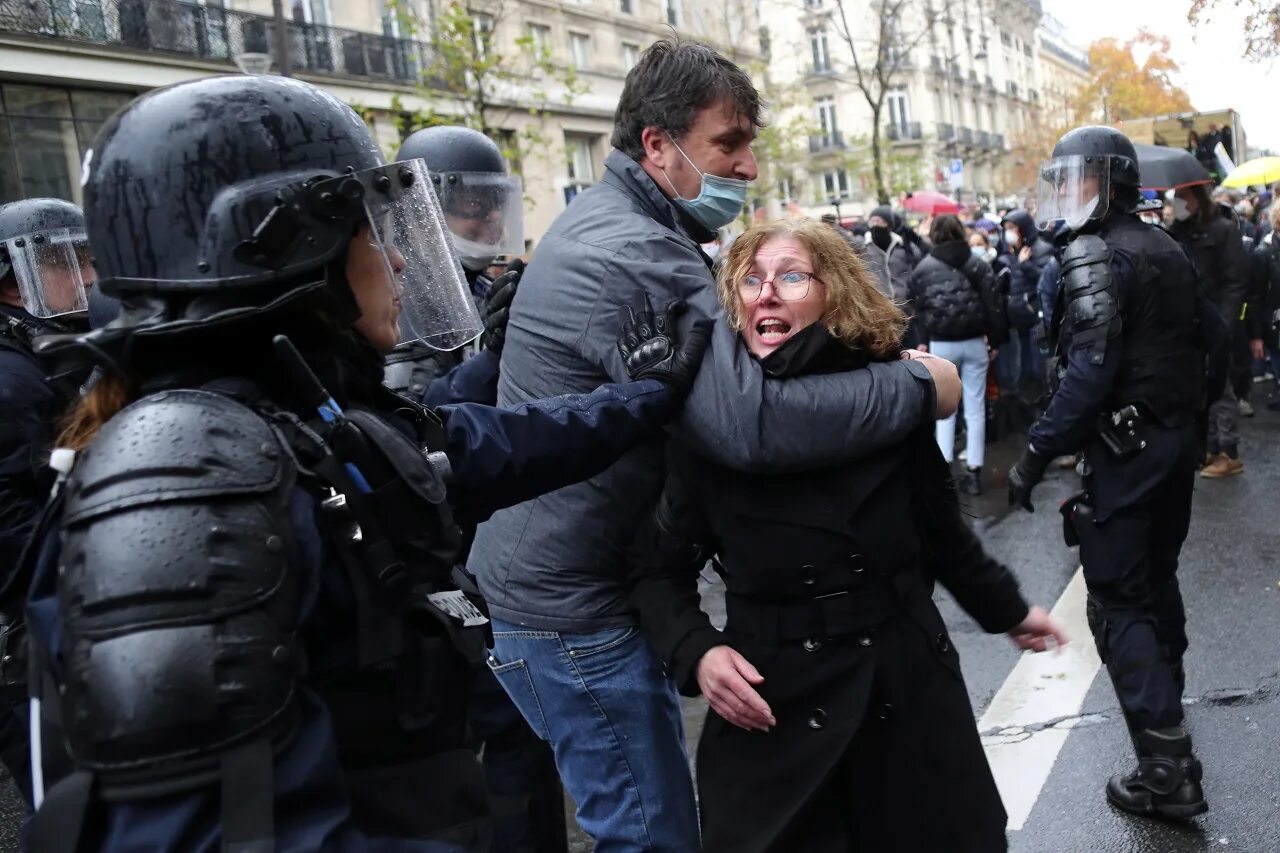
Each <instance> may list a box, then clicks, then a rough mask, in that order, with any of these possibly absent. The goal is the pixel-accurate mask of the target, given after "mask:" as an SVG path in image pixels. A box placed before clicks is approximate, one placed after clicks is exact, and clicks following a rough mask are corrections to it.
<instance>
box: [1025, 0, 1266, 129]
mask: <svg viewBox="0 0 1280 853" xmlns="http://www.w3.org/2000/svg"><path fill="white" fill-rule="evenodd" d="M1043 5H1044V8H1045V11H1047V12H1048V13H1049V14H1051V15H1053V16H1054V17H1055V18H1057V19H1058V20H1060V21H1062V22H1063V23H1064V24H1065V25H1066V26H1067V30H1068V32H1069V33H1070V37H1071V40H1072V41H1073V42H1075V43H1076V44H1078V45H1079V46H1081V47H1087V46H1088V44H1089V43H1090V42H1092V41H1094V40H1096V39H1100V38H1106V37H1108V36H1110V37H1114V38H1117V39H1119V40H1121V41H1125V40H1127V39H1128V38H1129V37H1130V36H1132V35H1134V34H1135V33H1137V31H1138V29H1139V28H1140V27H1143V26H1146V27H1147V28H1148V29H1150V30H1152V31H1154V32H1157V33H1159V34H1160V35H1163V36H1168V37H1169V39H1170V42H1171V44H1170V53H1171V55H1172V57H1173V59H1174V60H1176V61H1177V62H1178V64H1179V65H1180V66H1181V67H1182V79H1181V80H1180V81H1179V82H1180V83H1181V85H1182V87H1183V88H1184V89H1186V90H1187V93H1188V94H1189V95H1191V103H1192V105H1193V106H1195V108H1196V109H1197V110H1221V109H1227V108H1234V109H1235V110H1237V111H1238V112H1239V113H1240V117H1241V122H1242V123H1243V124H1244V130H1245V134H1246V135H1247V137H1248V142H1249V147H1250V148H1254V149H1257V148H1271V149H1273V150H1276V151H1280V105H1278V104H1277V103H1276V101H1275V100H1274V98H1273V97H1272V93H1273V92H1274V90H1275V84H1276V82H1280V67H1278V66H1277V63H1275V62H1274V61H1273V62H1270V63H1264V64H1255V63H1252V62H1247V61H1246V60H1245V59H1243V58H1242V57H1243V54H1244V38H1243V37H1242V35H1241V32H1242V29H1243V23H1242V22H1243V19H1244V14H1243V12H1241V11H1239V10H1237V9H1234V8H1232V6H1233V4H1230V3H1224V4H1222V5H1223V7H1224V8H1221V9H1216V10H1214V12H1213V17H1212V19H1211V20H1210V21H1209V22H1208V23H1202V24H1201V25H1200V26H1199V27H1195V28H1192V26H1191V25H1190V24H1188V23H1187V17H1186V11H1187V7H1188V6H1189V5H1190V3H1189V2H1188V0H1043Z"/></svg>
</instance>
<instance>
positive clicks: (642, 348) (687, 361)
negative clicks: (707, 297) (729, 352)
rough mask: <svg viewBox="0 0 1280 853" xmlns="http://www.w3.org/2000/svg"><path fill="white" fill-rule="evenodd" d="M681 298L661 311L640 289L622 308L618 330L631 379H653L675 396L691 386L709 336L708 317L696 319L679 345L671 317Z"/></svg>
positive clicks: (678, 309) (681, 309)
mask: <svg viewBox="0 0 1280 853" xmlns="http://www.w3.org/2000/svg"><path fill="white" fill-rule="evenodd" d="M685 307H686V306H685V303H684V300H681V299H675V300H672V301H671V302H669V303H668V304H667V308H666V310H665V311H663V312H662V313H655V312H654V310H653V303H651V302H650V301H649V297H648V295H647V294H646V293H644V292H643V291H640V292H638V293H637V294H636V298H635V300H634V301H633V302H632V304H631V306H630V307H628V308H622V309H621V310H620V311H619V315H620V317H621V319H622V332H621V334H620V335H619V336H618V353H619V354H620V355H621V356H622V364H623V366H624V367H626V369H627V375H628V376H630V377H631V378H632V379H657V380H658V381H659V382H661V383H663V384H664V385H666V386H667V387H668V388H669V389H671V390H672V391H673V392H675V394H676V395H677V396H679V397H684V396H685V395H686V394H688V393H689V389H691V388H692V387H693V380H694V378H695V377H696V376H697V375H698V367H699V365H701V364H702V354H703V353H704V352H705V351H706V349H707V344H708V343H709V342H710V340H711V321H710V320H699V321H698V322H697V323H694V324H693V328H692V329H690V330H689V334H688V335H687V336H685V340H684V342H683V345H682V344H681V341H680V339H679V338H680V336H679V334H678V333H677V332H676V324H675V318H676V317H678V316H679V315H680V314H681V313H683V312H684V310H685Z"/></svg>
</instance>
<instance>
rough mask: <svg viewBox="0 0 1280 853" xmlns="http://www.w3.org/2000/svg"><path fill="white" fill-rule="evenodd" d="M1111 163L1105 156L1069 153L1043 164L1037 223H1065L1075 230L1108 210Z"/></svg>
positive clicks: (1042, 224) (1037, 196)
mask: <svg viewBox="0 0 1280 853" xmlns="http://www.w3.org/2000/svg"><path fill="white" fill-rule="evenodd" d="M1110 184H1111V182H1110V163H1109V162H1108V160H1107V158H1105V157H1089V156H1086V155H1083V154H1070V155H1067V156H1065V157H1054V158H1053V159H1052V160H1050V161H1048V162H1047V163H1045V164H1043V165H1042V166H1041V167H1040V181H1039V186H1038V188H1037V192H1036V224H1037V225H1038V226H1040V227H1041V228H1047V227H1048V226H1049V225H1050V224H1051V223H1053V222H1064V223H1066V226H1067V227H1068V228H1070V229H1071V230H1072V231H1076V230H1079V229H1080V228H1083V227H1084V225H1085V223H1086V222H1089V221H1091V220H1098V219H1101V218H1102V217H1103V216H1105V215H1106V213H1107V200H1108V197H1109V196H1110Z"/></svg>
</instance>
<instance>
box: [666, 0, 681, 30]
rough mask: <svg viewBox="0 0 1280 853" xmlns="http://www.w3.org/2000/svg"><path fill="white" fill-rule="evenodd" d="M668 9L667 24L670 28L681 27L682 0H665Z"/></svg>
mask: <svg viewBox="0 0 1280 853" xmlns="http://www.w3.org/2000/svg"><path fill="white" fill-rule="evenodd" d="M664 2H665V5H666V7H667V23H668V24H669V25H670V26H673V27H678V26H680V0H664Z"/></svg>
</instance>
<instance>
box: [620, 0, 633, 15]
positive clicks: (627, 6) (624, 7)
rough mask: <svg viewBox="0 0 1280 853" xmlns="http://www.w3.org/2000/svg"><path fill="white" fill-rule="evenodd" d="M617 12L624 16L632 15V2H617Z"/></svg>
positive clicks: (621, 0)
mask: <svg viewBox="0 0 1280 853" xmlns="http://www.w3.org/2000/svg"><path fill="white" fill-rule="evenodd" d="M618 11H619V12H621V13H622V14H624V15H634V14H635V13H636V10H635V4H634V3H633V2H632V0H618Z"/></svg>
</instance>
